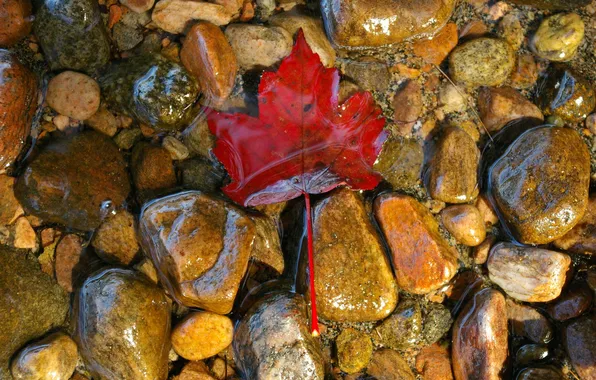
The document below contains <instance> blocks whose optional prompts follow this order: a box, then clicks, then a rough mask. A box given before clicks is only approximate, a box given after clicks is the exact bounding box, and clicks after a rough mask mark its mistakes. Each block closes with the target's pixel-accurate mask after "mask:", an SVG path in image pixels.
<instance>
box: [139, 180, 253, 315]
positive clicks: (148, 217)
mask: <svg viewBox="0 0 596 380" xmlns="http://www.w3.org/2000/svg"><path fill="white" fill-rule="evenodd" d="M139 224H140V231H141V232H140V234H141V235H140V236H141V242H142V245H143V248H144V249H145V252H147V253H148V254H150V256H151V259H152V261H153V263H154V264H155V267H156V268H157V269H158V274H159V277H160V281H161V282H162V284H164V285H165V286H166V287H167V289H168V290H169V293H170V294H171V295H172V296H173V297H174V298H175V299H176V300H177V301H178V302H180V303H182V304H184V305H186V306H189V307H200V308H202V309H205V310H209V311H212V312H215V313H219V314H227V313H229V312H230V311H231V310H232V306H233V304H234V299H235V298H236V293H237V292H238V289H239V287H240V284H241V282H242V278H243V277H244V274H245V272H246V270H247V268H248V261H249V259H250V255H251V252H252V248H253V243H254V240H255V235H256V228H255V226H254V222H253V221H252V220H251V219H250V218H249V217H248V216H247V215H246V214H245V213H244V212H243V211H242V210H240V209H238V208H236V207H235V206H233V205H232V204H229V203H227V202H225V201H222V200H220V199H216V198H212V197H210V196H207V195H205V194H203V193H201V192H198V191H188V192H182V193H178V194H173V195H169V196H167V197H164V198H161V199H158V200H156V201H154V202H151V203H149V204H148V205H146V206H145V208H144V209H143V212H142V214H141V217H140V222H139Z"/></svg>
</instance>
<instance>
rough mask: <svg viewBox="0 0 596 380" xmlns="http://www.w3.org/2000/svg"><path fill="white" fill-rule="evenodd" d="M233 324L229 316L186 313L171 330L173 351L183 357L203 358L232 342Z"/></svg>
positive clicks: (210, 355)
mask: <svg viewBox="0 0 596 380" xmlns="http://www.w3.org/2000/svg"><path fill="white" fill-rule="evenodd" d="M233 335H234V325H233V324H232V321H231V320H230V318H228V317H226V316H224V315H219V314H215V313H210V312H196V313H192V314H190V315H188V316H187V317H186V318H185V319H184V320H183V321H182V322H180V323H179V324H178V325H176V327H175V328H174V330H173V331H172V346H173V348H174V351H176V353H177V354H178V355H180V356H182V357H183V358H184V359H188V360H203V359H206V358H210V357H212V356H214V355H216V354H217V353H219V352H221V351H223V350H224V349H225V348H226V347H228V346H229V345H230V344H231V343H232V338H233Z"/></svg>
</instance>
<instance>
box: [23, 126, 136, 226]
mask: <svg viewBox="0 0 596 380" xmlns="http://www.w3.org/2000/svg"><path fill="white" fill-rule="evenodd" d="M129 192H130V184H129V180H128V173H127V171H126V164H125V162H124V159H123V157H122V155H121V154H120V152H119V151H118V147H117V146H116V145H115V144H114V143H113V142H112V140H110V138H109V137H107V136H105V135H103V134H101V133H98V132H94V131H85V132H81V133H77V134H74V135H70V136H67V137H62V138H58V139H55V140H52V141H51V142H50V143H49V144H48V145H47V146H45V147H44V148H42V150H41V151H40V152H39V154H38V155H37V157H35V159H34V160H33V161H32V162H31V163H30V164H29V166H27V168H26V169H25V170H24V172H23V173H22V174H21V176H20V177H19V178H18V180H17V183H16V186H15V195H16V197H17V199H18V200H19V202H20V203H21V205H22V206H23V208H24V209H25V211H26V212H27V213H29V214H32V215H35V216H37V217H39V218H41V219H43V220H44V221H47V222H53V223H59V224H63V225H65V226H67V227H72V228H76V229H79V230H83V231H88V230H92V229H94V228H96V227H97V226H99V224H100V223H101V221H102V219H103V218H104V217H105V216H106V215H107V214H108V213H109V212H110V210H112V209H113V208H116V207H118V206H120V205H122V203H123V202H124V201H125V200H126V197H127V196H128V193H129Z"/></svg>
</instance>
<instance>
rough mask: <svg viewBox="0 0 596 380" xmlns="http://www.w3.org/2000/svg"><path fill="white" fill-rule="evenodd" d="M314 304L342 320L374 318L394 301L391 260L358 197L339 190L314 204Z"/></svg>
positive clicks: (386, 312) (381, 315) (326, 315)
mask: <svg viewBox="0 0 596 380" xmlns="http://www.w3.org/2000/svg"><path fill="white" fill-rule="evenodd" d="M313 234H314V235H313V239H314V241H313V247H314V252H315V256H314V264H315V273H316V276H315V289H316V293H317V309H318V312H319V314H320V315H321V317H323V318H326V319H330V320H334V321H345V322H362V321H376V320H380V319H383V318H385V317H386V316H388V315H389V314H390V313H391V312H392V311H393V309H394V308H395V305H396V304H397V286H396V282H395V279H394V277H393V272H392V271H391V265H390V264H389V261H388V260H387V257H386V256H385V252H384V251H383V246H382V243H381V240H380V238H379V236H378V235H377V233H376V231H375V228H374V226H373V225H372V223H371V222H370V219H369V217H368V215H367V213H366V210H365V207H364V203H363V201H362V199H361V198H360V197H359V196H358V194H356V193H355V192H352V191H350V190H348V189H340V190H337V191H335V192H333V193H332V194H331V195H330V196H329V197H327V198H326V199H324V200H322V201H321V202H319V203H318V204H317V205H316V206H315V208H314V220H313Z"/></svg>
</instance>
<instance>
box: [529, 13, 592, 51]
mask: <svg viewBox="0 0 596 380" xmlns="http://www.w3.org/2000/svg"><path fill="white" fill-rule="evenodd" d="M583 39H584V22H583V21H582V19H581V17H580V16H579V15H578V14H576V13H557V14H554V15H552V16H549V17H547V18H545V19H544V20H542V22H541V23H540V26H539V27H538V30H536V33H535V34H534V36H533V37H532V41H531V43H530V46H531V47H532V50H533V51H534V53H535V54H536V55H538V56H539V57H540V58H544V59H548V60H551V61H570V60H571V59H573V57H574V56H575V53H576V52H577V49H578V47H579V46H580V45H581V43H582V41H583Z"/></svg>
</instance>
